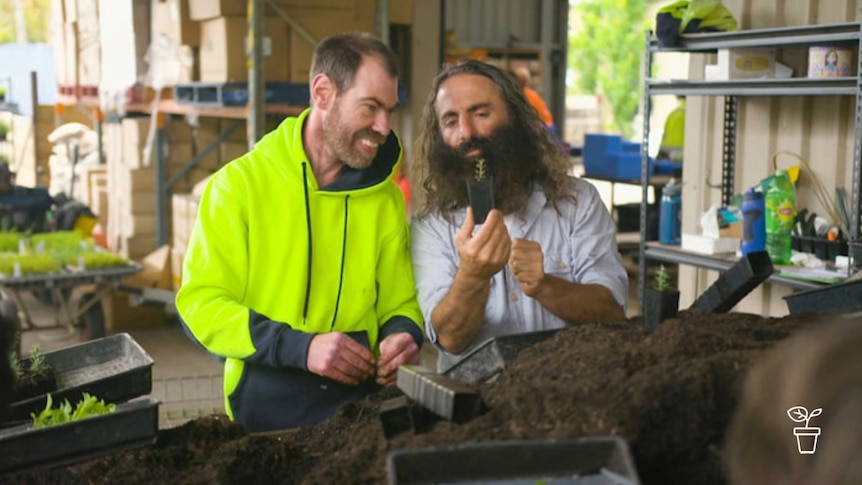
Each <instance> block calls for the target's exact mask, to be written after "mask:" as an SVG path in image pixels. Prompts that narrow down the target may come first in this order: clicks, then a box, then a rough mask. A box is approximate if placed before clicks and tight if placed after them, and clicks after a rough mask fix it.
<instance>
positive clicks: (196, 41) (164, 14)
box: [151, 0, 201, 46]
mask: <svg viewBox="0 0 862 485" xmlns="http://www.w3.org/2000/svg"><path fill="white" fill-rule="evenodd" d="M151 6H152V17H153V20H152V36H153V38H155V37H156V36H157V35H164V36H166V37H167V38H169V39H171V40H172V41H173V42H174V44H175V45H188V46H199V45H201V29H200V23H199V22H195V21H193V20H192V18H191V16H190V14H189V0H152V4H151Z"/></svg>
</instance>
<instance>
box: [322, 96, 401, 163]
mask: <svg viewBox="0 0 862 485" xmlns="http://www.w3.org/2000/svg"><path fill="white" fill-rule="evenodd" d="M335 103H336V104H335V106H334V109H333V112H332V113H330V115H329V116H328V117H327V118H326V119H325V120H323V140H324V142H325V143H326V144H327V145H329V147H330V148H331V149H332V150H333V151H334V152H335V155H336V156H337V157H338V159H339V161H341V163H343V164H345V165H347V166H348V167H350V168H353V169H356V170H364V169H366V168H368V167H369V166H371V164H372V163H374V160H375V158H377V155H376V154H375V155H374V156H368V154H366V153H362V152H360V151H359V150H357V149H356V147H355V146H354V142H356V141H357V140H358V139H360V138H369V139H371V140H374V141H375V142H377V143H378V144H379V145H382V144H383V142H385V141H386V138H385V137H382V138H381V136H380V135H379V134H377V133H375V132H374V131H373V130H370V129H366V130H362V131H360V132H357V133H351V132H350V128H349V127H347V125H346V124H345V123H344V118H343V117H342V116H341V104H340V101H339V100H337V101H336V102H335Z"/></svg>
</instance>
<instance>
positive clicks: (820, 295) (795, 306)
mask: <svg viewBox="0 0 862 485" xmlns="http://www.w3.org/2000/svg"><path fill="white" fill-rule="evenodd" d="M784 301H785V302H786V303H787V310H788V311H790V313H791V314H794V313H816V314H829V313H853V312H858V311H860V310H862V280H857V281H852V282H849V283H839V284H837V285H831V286H827V287H825V288H817V289H814V290H806V291H799V292H796V293H793V294H790V295H787V296H785V297H784Z"/></svg>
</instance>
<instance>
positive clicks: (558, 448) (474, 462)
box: [386, 436, 640, 485]
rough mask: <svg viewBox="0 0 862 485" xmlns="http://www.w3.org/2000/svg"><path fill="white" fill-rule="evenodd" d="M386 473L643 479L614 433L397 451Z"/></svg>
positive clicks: (591, 482) (607, 484)
mask: <svg viewBox="0 0 862 485" xmlns="http://www.w3.org/2000/svg"><path fill="white" fill-rule="evenodd" d="M386 473H387V477H388V480H389V484H390V485H418V484H428V483H472V484H479V483H483V484H506V485H513V484H518V485H521V484H524V485H527V484H529V485H534V484H536V483H544V484H548V485H550V484H578V485H638V484H639V483H640V480H639V479H638V475H637V471H636V469H635V467H634V464H633V461H632V459H631V454H630V453H629V449H628V446H627V445H626V443H625V441H623V440H622V439H621V438H619V437H615V436H608V437H590V438H575V439H567V440H535V441H529V440H526V441H499V442H492V443H479V444H470V445H457V446H451V447H438V448H421V449H412V450H396V451H393V452H391V453H389V455H387V457H386Z"/></svg>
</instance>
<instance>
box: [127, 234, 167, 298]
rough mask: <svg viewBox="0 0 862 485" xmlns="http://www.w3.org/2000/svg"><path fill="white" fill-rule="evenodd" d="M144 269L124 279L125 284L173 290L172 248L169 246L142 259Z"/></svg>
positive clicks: (158, 249) (156, 250)
mask: <svg viewBox="0 0 862 485" xmlns="http://www.w3.org/2000/svg"><path fill="white" fill-rule="evenodd" d="M139 262H140V263H141V266H142V267H143V269H142V270H141V271H139V272H137V273H135V274H133V275H130V276H127V277H125V278H123V283H125V284H127V285H129V286H137V287H140V288H159V289H163V290H169V289H171V247H170V246H169V245H167V244H165V245H164V246H161V247H159V248H157V249H155V250H154V251H151V252H149V253H147V254H146V255H145V256H144V257H142V258H140V260H139Z"/></svg>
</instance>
